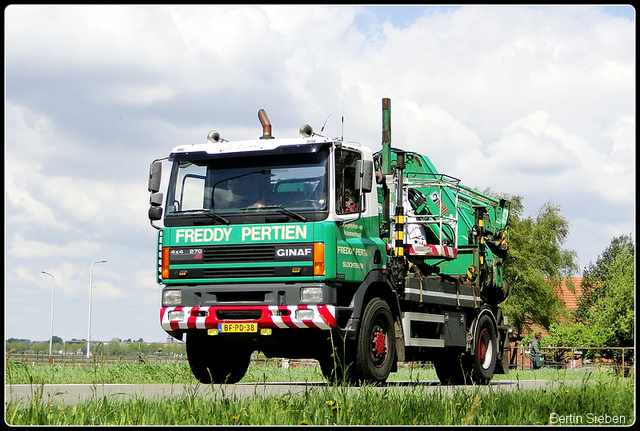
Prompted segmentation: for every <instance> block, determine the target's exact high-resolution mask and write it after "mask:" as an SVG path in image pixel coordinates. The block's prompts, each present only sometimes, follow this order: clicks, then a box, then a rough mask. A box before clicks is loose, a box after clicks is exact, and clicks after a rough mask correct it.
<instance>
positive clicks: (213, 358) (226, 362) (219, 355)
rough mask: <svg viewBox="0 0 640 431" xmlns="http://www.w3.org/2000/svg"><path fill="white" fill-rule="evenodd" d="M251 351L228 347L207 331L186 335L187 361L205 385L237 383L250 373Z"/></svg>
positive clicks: (195, 375)
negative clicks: (248, 370) (248, 371)
mask: <svg viewBox="0 0 640 431" xmlns="http://www.w3.org/2000/svg"><path fill="white" fill-rule="evenodd" d="M251 353H252V352H251V351H249V350H247V349H245V348H242V347H240V346H234V345H229V344H227V343H225V342H224V340H222V339H221V338H219V336H209V335H207V334H206V332H204V331H191V332H189V333H187V359H188V360H189V367H190V368H191V373H192V374H193V376H194V377H195V378H196V379H197V380H198V381H199V382H200V383H204V384H211V383H228V384H232V383H237V382H239V381H240V380H242V378H243V377H244V375H245V374H246V372H247V368H249V362H250V361H251Z"/></svg>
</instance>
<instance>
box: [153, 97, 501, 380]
mask: <svg viewBox="0 0 640 431" xmlns="http://www.w3.org/2000/svg"><path fill="white" fill-rule="evenodd" d="M258 119H259V120H260V123H261V125H262V135H261V136H259V137H258V138H257V139H251V140H238V141H228V140H226V139H224V138H222V135H221V134H220V133H219V132H218V131H216V130H212V131H211V132H209V134H208V136H207V141H206V142H204V143H198V144H185V145H178V146H176V147H175V148H173V149H172V150H171V152H170V154H169V155H168V156H167V157H164V158H161V159H157V160H154V161H153V162H152V163H151V166H150V169H149V184H148V190H149V192H150V199H149V204H150V206H149V211H148V216H149V219H150V222H151V226H153V227H154V228H155V229H157V231H158V241H157V249H156V253H157V275H156V279H157V282H158V283H159V284H160V285H161V286H162V295H161V308H160V324H161V326H162V328H163V329H164V330H165V331H166V332H167V333H168V334H169V335H170V336H172V337H174V338H176V339H178V340H181V341H185V339H186V351H187V358H188V362H189V366H190V368H191V371H192V373H193V375H194V376H195V378H196V379H197V380H198V381H199V382H202V383H206V384H212V383H214V384H217V383H220V384H222V383H227V384H230V383H235V382H238V381H240V380H241V379H242V378H243V376H244V375H245V373H246V371H247V368H248V366H249V364H250V360H251V356H252V354H254V352H262V354H263V355H264V356H265V357H267V358H289V359H305V358H308V359H315V360H317V361H318V363H319V366H320V369H321V371H322V374H323V376H324V377H325V378H326V379H327V380H328V381H329V382H333V383H336V384H362V383H367V384H381V383H384V382H385V381H386V380H387V378H388V377H389V375H390V373H392V372H396V371H397V370H398V364H399V363H406V362H421V363H426V362H431V363H433V366H434V368H435V370H436V373H437V376H438V379H439V380H440V382H441V383H442V384H487V383H488V382H489V381H490V380H491V379H492V377H493V375H494V374H496V373H507V372H508V370H509V367H508V351H509V342H508V322H507V318H506V317H505V316H504V315H503V312H502V310H501V308H500V307H499V304H500V303H501V302H503V301H504V300H505V299H506V298H507V296H508V290H509V289H508V283H507V281H506V280H505V277H504V262H505V259H506V257H507V250H508V248H509V229H508V228H509V209H510V203H509V201H508V200H506V199H502V198H496V197H493V196H490V195H488V194H486V193H482V192H480V191H477V190H475V189H472V188H470V187H467V186H465V185H463V184H461V182H460V180H458V179H457V178H455V177H452V176H449V175H445V174H442V173H439V172H438V170H437V169H436V168H435V166H434V165H433V163H432V162H431V160H430V159H429V158H428V157H427V156H425V155H423V154H420V153H417V152H414V151H405V150H401V149H399V148H396V147H392V145H391V101H390V99H388V98H384V99H382V146H381V149H380V150H379V151H377V152H375V153H373V151H372V149H370V148H369V147H367V146H364V145H362V144H360V143H357V142H350V141H345V140H344V139H343V138H329V137H327V136H323V135H321V134H320V133H316V132H315V131H314V130H313V128H312V127H311V126H310V125H308V124H304V125H303V126H302V127H301V128H300V136H299V137H296V138H275V137H274V136H273V135H272V125H271V123H270V121H269V118H268V117H267V114H266V112H265V111H264V110H263V109H260V110H259V111H258ZM323 129H324V127H323ZM321 132H322V130H321ZM163 165H170V174H169V177H168V181H165V183H163V182H162V168H163ZM161 188H162V190H163V191H160V189H161ZM165 192H166V199H165V194H164V193H165ZM160 220H162V224H163V225H162V226H158V225H157V223H158V222H159V221H160ZM154 223H155V224H154Z"/></svg>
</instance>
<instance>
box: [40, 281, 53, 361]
mask: <svg viewBox="0 0 640 431" xmlns="http://www.w3.org/2000/svg"><path fill="white" fill-rule="evenodd" d="M41 272H42V273H43V274H46V275H48V276H49V277H51V278H52V279H53V287H52V288H51V330H50V332H49V361H51V353H52V349H53V293H54V292H55V290H56V279H55V277H54V276H53V275H51V274H49V273H48V272H45V271H41Z"/></svg>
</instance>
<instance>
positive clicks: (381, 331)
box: [354, 298, 396, 384]
mask: <svg viewBox="0 0 640 431" xmlns="http://www.w3.org/2000/svg"><path fill="white" fill-rule="evenodd" d="M395 360H396V337H395V329H394V326H393V315H392V314H391V309H390V308H389V305H388V304H387V303H386V302H385V301H383V300H382V299H380V298H374V299H373V300H371V302H369V303H368V304H367V307H366V308H365V310H364V314H363V315H362V323H361V325H360V332H359V335H358V340H357V345H356V361H355V370H354V371H355V377H356V379H358V380H361V381H364V382H368V383H374V384H376V383H382V382H384V381H386V380H387V378H388V377H389V374H390V373H391V369H392V368H393V365H394V361H395Z"/></svg>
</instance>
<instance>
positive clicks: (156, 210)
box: [149, 207, 162, 221]
mask: <svg viewBox="0 0 640 431" xmlns="http://www.w3.org/2000/svg"><path fill="white" fill-rule="evenodd" d="M160 219H162V207H151V208H149V220H151V221H158V220H160Z"/></svg>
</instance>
